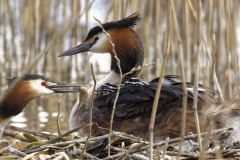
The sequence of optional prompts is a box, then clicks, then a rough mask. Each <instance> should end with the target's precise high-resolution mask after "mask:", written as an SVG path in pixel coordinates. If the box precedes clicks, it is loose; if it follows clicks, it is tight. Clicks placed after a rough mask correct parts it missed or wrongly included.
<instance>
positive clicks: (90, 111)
mask: <svg viewBox="0 0 240 160" xmlns="http://www.w3.org/2000/svg"><path fill="white" fill-rule="evenodd" d="M91 71H92V77H93V81H94V85H93V92H92V99H91V105H90V108H89V113H90V114H89V136H91V134H92V108H93V100H94V91H95V89H96V84H97V80H96V77H95V74H94V67H93V64H92V63H91Z"/></svg>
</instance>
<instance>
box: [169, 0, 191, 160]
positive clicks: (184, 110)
mask: <svg viewBox="0 0 240 160" xmlns="http://www.w3.org/2000/svg"><path fill="white" fill-rule="evenodd" d="M171 6H172V11H173V20H174V21H173V22H174V27H175V31H176V35H177V44H178V52H179V58H180V64H181V71H182V85H183V96H182V118H181V137H183V136H184V135H185V132H186V113H187V95H188V92H187V85H186V76H185V70H184V68H185V66H184V61H183V55H182V43H181V38H180V33H179V26H178V23H177V17H176V11H175V6H174V3H173V1H172V0H171ZM182 142H183V139H181V140H180V142H179V150H178V153H180V151H181V147H182ZM177 159H178V158H177Z"/></svg>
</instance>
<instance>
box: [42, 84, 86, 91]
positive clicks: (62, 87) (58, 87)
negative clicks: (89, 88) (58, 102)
mask: <svg viewBox="0 0 240 160" xmlns="http://www.w3.org/2000/svg"><path fill="white" fill-rule="evenodd" d="M83 87H85V86H84V85H80V84H70V83H55V84H54V85H50V86H46V88H48V89H51V90H52V91H54V92H55V93H74V92H81V90H82V89H81V88H83Z"/></svg>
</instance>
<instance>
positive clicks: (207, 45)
mask: <svg viewBox="0 0 240 160" xmlns="http://www.w3.org/2000/svg"><path fill="white" fill-rule="evenodd" d="M197 2H198V1H197V0H189V1H184V0H180V1H179V0H173V6H174V8H175V12H176V15H177V16H176V22H177V26H178V30H179V33H180V35H179V37H180V41H179V37H178V35H177V34H176V33H177V32H176V30H175V28H174V26H173V25H170V26H169V25H168V14H169V11H168V3H170V1H168V0H151V1H145V0H122V1H118V0H114V1H112V0H102V1H89V0H81V1H80V0H78V1H77V0H72V1H69V0H36V1H31V0H19V1H16V0H9V1H8V0H3V1H0V24H1V25H0V56H1V58H0V68H1V75H0V87H1V88H0V96H1V97H2V95H3V93H4V89H5V87H4V86H6V83H7V81H6V79H7V78H11V77H15V76H20V75H21V74H24V71H28V72H27V73H37V74H41V75H45V76H47V77H49V78H50V79H53V80H56V81H60V82H69V83H79V84H85V85H86V86H87V87H89V86H90V85H92V84H93V80H92V76H91V74H90V73H91V71H90V61H92V62H93V64H94V66H95V72H96V73H95V74H96V76H97V79H100V78H101V77H103V76H104V75H106V74H107V72H108V71H109V68H108V65H110V64H108V63H107V60H106V59H108V58H109V56H108V55H98V54H87V53H85V54H84V53H83V54H79V55H75V56H71V57H64V58H58V57H57V56H58V55H59V54H61V53H62V52H63V51H65V50H67V49H69V48H71V47H73V46H76V45H77V44H79V43H81V42H82V41H83V40H84V38H85V37H86V35H87V32H88V30H89V29H90V28H91V27H93V26H96V25H98V23H97V22H96V21H95V20H94V18H93V16H95V17H96V18H98V19H99V20H101V22H102V23H105V22H107V21H112V20H118V19H121V18H123V17H126V16H128V15H130V14H131V13H134V12H138V13H140V15H141V17H142V19H141V20H140V22H139V23H138V24H137V26H136V27H135V29H136V31H137V32H138V34H139V35H140V37H141V38H142V40H143V44H144V47H145V55H146V57H145V63H152V62H155V65H153V67H151V68H144V69H143V71H142V73H141V78H143V79H145V80H151V79H153V78H155V77H158V76H159V75H160V70H161V67H162V64H163V61H164V57H165V55H166V52H167V51H166V49H167V47H166V45H167V36H168V32H169V34H170V50H169V52H170V53H169V57H168V61H167V64H166V69H165V74H176V75H180V76H181V75H182V72H181V65H180V57H179V48H178V45H181V46H182V47H181V49H182V50H181V52H182V54H183V63H184V66H185V68H184V71H185V75H186V77H185V79H186V81H190V82H194V77H195V74H196V64H197V55H198V43H197V42H198V38H199V36H198V27H199V26H198V25H197V21H196V19H195V17H196V14H197ZM239 6H240V2H239V0H233V1H230V0H224V1H214V0H202V20H201V23H202V25H201V27H202V35H203V37H201V38H202V40H203V41H202V44H201V48H200V51H201V57H200V68H199V72H200V75H199V77H200V79H199V83H201V84H204V85H206V86H209V87H212V88H213V89H217V86H216V81H215V80H214V78H213V77H214V74H213V73H214V72H216V77H217V79H218V81H219V84H220V87H221V90H222V93H223V97H224V99H227V100H235V99H238V98H239V48H238V44H239V36H240V35H239V33H240V32H239V30H240V28H239V26H240V25H239V14H240V13H239V12H240V9H239ZM171 20H172V22H171V24H174V22H173V21H174V19H173V18H171ZM204 39H205V42H204ZM49 44H51V45H50V46H49V48H48V50H46V47H47V46H48V45H49ZM43 52H44V53H45V54H44V55H43V57H42V58H41V59H39V60H37V62H36V63H35V64H34V66H33V67H30V64H32V63H34V62H35V60H36V59H37V58H38V56H39V55H41V54H42V53H43ZM101 57H103V58H101ZM97 60H98V61H97ZM210 61H211V62H212V63H210ZM77 97H78V95H75V94H68V95H51V96H49V97H48V98H41V99H38V100H34V101H33V102H31V103H30V104H29V105H28V107H27V108H26V109H25V112H24V113H23V114H24V115H23V116H24V117H25V118H26V119H27V121H26V122H23V123H26V124H27V127H28V128H31V129H38V130H39V129H40V130H42V131H49V132H57V129H56V127H53V126H54V124H56V123H55V122H56V121H55V117H56V116H55V115H56V114H55V113H57V110H58V108H57V105H58V101H60V102H61V106H62V113H61V118H60V121H61V122H64V123H61V127H62V129H63V130H64V131H67V130H68V124H67V123H66V122H67V119H68V115H69V113H70V111H71V108H72V106H73V105H74V103H75V102H76V99H77ZM39 112H41V113H44V114H47V115H39ZM41 116H42V117H45V118H46V120H45V121H44V120H41V119H39V117H41ZM39 124H43V125H42V127H41V128H39Z"/></svg>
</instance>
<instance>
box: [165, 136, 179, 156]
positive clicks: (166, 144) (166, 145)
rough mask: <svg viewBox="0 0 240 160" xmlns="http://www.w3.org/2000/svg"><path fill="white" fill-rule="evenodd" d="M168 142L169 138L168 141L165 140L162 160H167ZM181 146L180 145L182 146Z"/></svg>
mask: <svg viewBox="0 0 240 160" xmlns="http://www.w3.org/2000/svg"><path fill="white" fill-rule="evenodd" d="M181 137H182V136H181ZM168 141H169V137H167V138H166V140H165V142H166V143H165V145H164V149H163V155H162V159H165V155H166V151H167V147H168ZM180 144H181V142H180ZM180 144H179V145H180Z"/></svg>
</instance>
